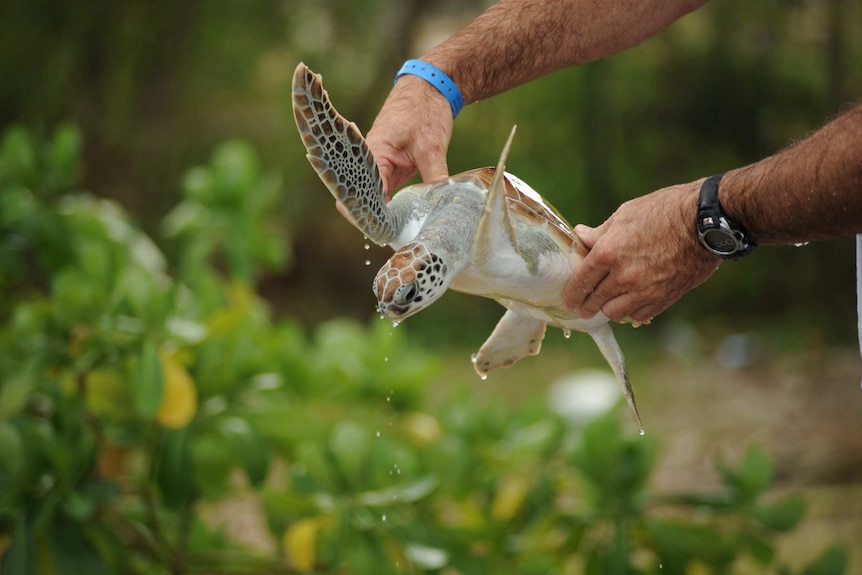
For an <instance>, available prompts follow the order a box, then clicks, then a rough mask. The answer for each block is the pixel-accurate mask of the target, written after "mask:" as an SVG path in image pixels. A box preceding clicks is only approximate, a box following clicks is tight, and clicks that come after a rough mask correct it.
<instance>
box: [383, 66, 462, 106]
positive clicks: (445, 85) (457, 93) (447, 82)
mask: <svg viewBox="0 0 862 575" xmlns="http://www.w3.org/2000/svg"><path fill="white" fill-rule="evenodd" d="M404 74H412V75H413V76H419V77H420V78H422V79H423V80H425V81H426V82H428V83H429V84H431V85H432V86H434V87H435V88H437V90H438V91H439V92H440V93H441V94H443V97H445V98H446V99H447V100H449V106H451V107H452V118H453V119H454V118H457V117H458V113H459V112H460V111H461V109H462V108H463V107H464V97H463V96H462V95H461V90H459V89H458V86H457V85H456V84H455V82H453V81H452V78H450V77H449V76H447V75H446V74H445V73H444V72H443V71H442V70H440V69H439V68H437V67H436V66H434V65H433V64H429V63H428V62H423V61H422V60H407V61H406V62H404V65H403V66H401V69H400V70H398V73H397V74H396V75H395V82H397V81H398V78H400V77H401V76H403V75H404Z"/></svg>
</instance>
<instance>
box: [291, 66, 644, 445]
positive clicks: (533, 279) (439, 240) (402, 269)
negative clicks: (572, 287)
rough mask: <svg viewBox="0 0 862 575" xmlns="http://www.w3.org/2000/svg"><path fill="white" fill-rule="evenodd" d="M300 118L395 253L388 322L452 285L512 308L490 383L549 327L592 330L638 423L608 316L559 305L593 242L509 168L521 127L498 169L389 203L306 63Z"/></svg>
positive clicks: (334, 188)
mask: <svg viewBox="0 0 862 575" xmlns="http://www.w3.org/2000/svg"><path fill="white" fill-rule="evenodd" d="M293 113H294V116H295V118H296V125H297V128H298V129H299V133H300V135H301V136H302V141H303V143H304V144H305V147H306V150H307V152H308V154H307V157H308V161H309V162H310V163H311V165H312V166H313V167H314V169H315V170H316V171H317V174H318V176H319V177H320V179H321V180H322V181H323V183H324V184H326V187H327V188H328V189H329V191H330V192H331V193H332V195H333V196H334V197H335V199H336V200H338V201H339V202H340V203H341V205H342V206H343V207H344V211H345V212H346V213H347V214H348V215H349V216H350V218H351V219H352V221H353V224H354V225H355V226H356V227H357V228H359V230H360V231H361V232H362V233H363V234H365V236H366V237H367V238H368V239H369V240H371V241H372V242H374V243H375V244H378V245H380V246H387V245H388V246H389V247H391V248H392V249H393V250H395V253H394V254H393V255H392V257H391V258H389V260H388V261H387V262H386V264H384V265H383V267H382V268H381V269H380V271H379V272H377V276H376V277H375V278H374V283H373V291H374V295H375V296H376V297H377V307H378V309H379V311H380V312H381V313H382V314H383V315H385V316H386V317H388V318H389V319H390V320H392V321H393V322H400V321H401V320H403V319H405V318H407V317H409V316H411V315H413V314H415V313H416V312H418V311H420V310H422V309H424V308H426V307H428V306H429V305H431V304H432V303H433V302H435V301H436V300H437V299H438V298H439V297H440V296H442V295H443V293H444V292H445V291H446V290H447V289H448V288H451V289H453V290H456V291H460V292H465V293H469V294H475V295H480V296H484V297H488V298H491V299H493V300H496V301H497V302H499V303H500V304H502V305H503V307H505V308H506V313H505V314H504V315H503V318H502V319H501V320H500V322H499V323H498V324H497V327H496V328H495V329H494V331H493V333H492V334H491V337H489V338H488V340H487V341H486V342H485V343H484V345H482V347H481V348H480V349H479V351H478V353H476V354H475V355H474V356H473V365H474V366H475V369H476V371H477V372H478V373H479V375H480V376H481V377H482V378H483V379H484V377H486V376H487V374H488V372H489V371H491V370H493V369H495V368H497V367H508V366H511V365H512V364H514V363H515V362H516V361H518V360H519V359H521V358H522V357H525V356H528V355H536V354H538V353H539V349H540V347H541V345H542V339H543V338H544V336H545V327H546V326H547V325H551V326H555V327H559V328H562V329H563V330H564V333H565V334H566V335H568V334H569V333H570V331H571V330H577V331H582V332H586V333H588V334H590V335H591V336H592V337H593V339H594V340H595V342H596V343H597V344H598V346H599V349H600V350H601V352H602V354H603V355H604V357H605V359H607V361H608V363H610V365H611V368H612V369H613V371H614V375H615V376H616V378H617V380H618V381H619V382H620V384H621V386H622V388H623V392H624V394H625V397H626V400H627V401H628V404H629V406H630V407H631V409H632V411H633V412H634V414H635V418H636V419H637V421H638V425H640V416H639V415H638V411H637V406H636V405H635V399H634V394H633V392H632V388H631V384H630V382H629V379H628V374H627V372H626V366H625V360H624V358H623V354H622V351H621V350H620V347H619V345H618V344H617V341H616V339H615V338H614V334H613V331H612V330H611V326H610V324H609V322H608V319H607V317H605V316H604V315H603V314H601V313H599V314H597V315H595V316H594V317H592V318H590V319H582V318H579V317H578V315H577V314H576V313H575V312H573V311H571V310H568V309H566V308H565V307H564V306H563V304H562V301H561V292H562V289H563V285H564V284H565V282H566V280H567V279H568V277H569V276H570V275H571V273H572V270H573V269H575V267H577V266H578V265H579V264H580V262H581V261H582V260H583V258H584V256H585V255H586V254H587V249H586V247H585V246H584V244H583V243H581V241H580V240H579V239H578V237H577V236H576V235H575V234H574V233H573V232H572V228H571V226H570V225H569V224H568V223H567V222H566V220H565V219H563V217H562V216H561V215H560V214H559V213H558V212H557V211H556V210H555V209H554V208H553V207H552V206H551V205H550V204H549V203H548V202H547V201H545V200H544V199H543V198H542V197H541V196H540V195H539V194H538V193H536V192H535V191H534V190H533V189H532V188H530V186H528V185H527V184H525V183H524V182H523V181H521V180H520V179H518V178H517V177H515V176H513V175H512V174H509V173H506V172H505V171H504V170H505V163H506V156H507V154H508V152H509V147H510V145H511V143H512V137H513V136H514V134H515V130H514V128H513V129H512V132H511V134H510V135H509V139H508V141H507V142H506V145H505V147H504V148H503V152H502V154H501V156H500V160H499V162H498V163H497V167H496V168H491V167H488V168H480V169H476V170H470V171H468V172H464V173H461V174H458V175H454V176H450V177H448V178H444V179H441V180H438V181H434V182H425V183H421V184H415V185H412V186H408V187H406V188H403V189H402V190H400V191H399V192H398V193H397V194H395V195H394V196H393V197H392V200H391V201H389V202H388V203H387V201H386V195H385V193H384V189H383V181H382V180H381V178H380V176H379V173H378V170H377V165H376V164H375V162H374V158H373V157H372V155H371V152H370V150H369V149H368V146H367V145H366V142H365V138H364V137H363V136H362V133H361V132H360V131H359V128H357V127H356V124H354V123H352V122H350V121H348V120H347V119H345V118H344V117H343V116H341V115H340V114H339V113H338V112H337V111H336V109H335V108H334V107H333V105H332V102H331V101H330V99H329V95H328V94H327V93H326V91H325V90H324V89H323V83H322V80H321V76H320V75H319V74H315V73H314V72H312V71H311V70H310V69H309V68H308V67H307V66H305V65H304V64H302V63H300V64H299V65H298V66H297V68H296V71H295V72H294V75H293ZM641 429H642V428H641Z"/></svg>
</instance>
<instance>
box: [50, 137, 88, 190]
mask: <svg viewBox="0 0 862 575" xmlns="http://www.w3.org/2000/svg"><path fill="white" fill-rule="evenodd" d="M80 156H81V132H80V130H78V128H77V127H75V126H73V125H70V124H64V125H62V126H60V127H59V128H57V131H56V132H55V133H54V142H53V145H52V146H51V168H52V170H53V171H54V176H55V177H56V179H57V184H59V185H60V186H64V187H68V186H71V185H73V184H74V183H75V182H76V181H77V179H78V173H79V171H80Z"/></svg>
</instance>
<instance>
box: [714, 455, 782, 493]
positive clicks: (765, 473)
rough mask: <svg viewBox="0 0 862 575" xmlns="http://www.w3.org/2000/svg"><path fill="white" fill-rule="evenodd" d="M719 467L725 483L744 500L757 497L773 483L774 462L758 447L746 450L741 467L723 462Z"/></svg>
mask: <svg viewBox="0 0 862 575" xmlns="http://www.w3.org/2000/svg"><path fill="white" fill-rule="evenodd" d="M717 467H718V471H719V472H720V473H721V475H722V477H723V478H724V481H725V483H727V485H728V487H730V488H731V489H733V490H734V491H735V492H736V494H737V496H738V497H739V499H740V500H741V501H742V502H751V501H753V500H755V499H757V497H759V496H760V495H761V494H762V493H763V492H765V491H766V490H767V489H768V488H769V485H770V484H771V483H772V463H771V462H770V460H769V457H768V456H767V455H766V454H765V453H764V452H763V451H761V450H759V449H756V448H752V449H749V450H748V452H746V454H745V457H743V459H742V462H741V463H740V465H739V469H733V468H731V467H729V466H728V465H726V464H724V463H721V462H719V463H718V465H717Z"/></svg>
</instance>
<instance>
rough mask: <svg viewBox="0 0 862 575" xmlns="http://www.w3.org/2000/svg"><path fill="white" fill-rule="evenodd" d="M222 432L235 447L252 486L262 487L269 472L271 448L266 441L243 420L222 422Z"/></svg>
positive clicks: (229, 419) (233, 419) (234, 418)
mask: <svg viewBox="0 0 862 575" xmlns="http://www.w3.org/2000/svg"><path fill="white" fill-rule="evenodd" d="M220 427H221V430H222V432H223V433H224V435H225V436H226V437H227V438H228V440H230V442H231V443H232V445H233V451H234V453H235V454H236V456H237V457H239V459H240V461H242V466H243V469H245V473H246V475H247V476H248V480H249V481H250V482H251V484H252V485H260V484H261V483H262V482H263V480H264V479H266V474H267V473H268V472H269V448H268V446H267V444H266V441H265V440H264V439H263V438H262V437H260V436H259V435H258V434H257V433H256V432H255V431H254V429H252V427H251V426H250V425H249V424H248V423H247V422H246V421H245V420H243V419H240V418H238V417H229V418H226V419H224V420H223V421H222V422H221V426H220Z"/></svg>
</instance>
